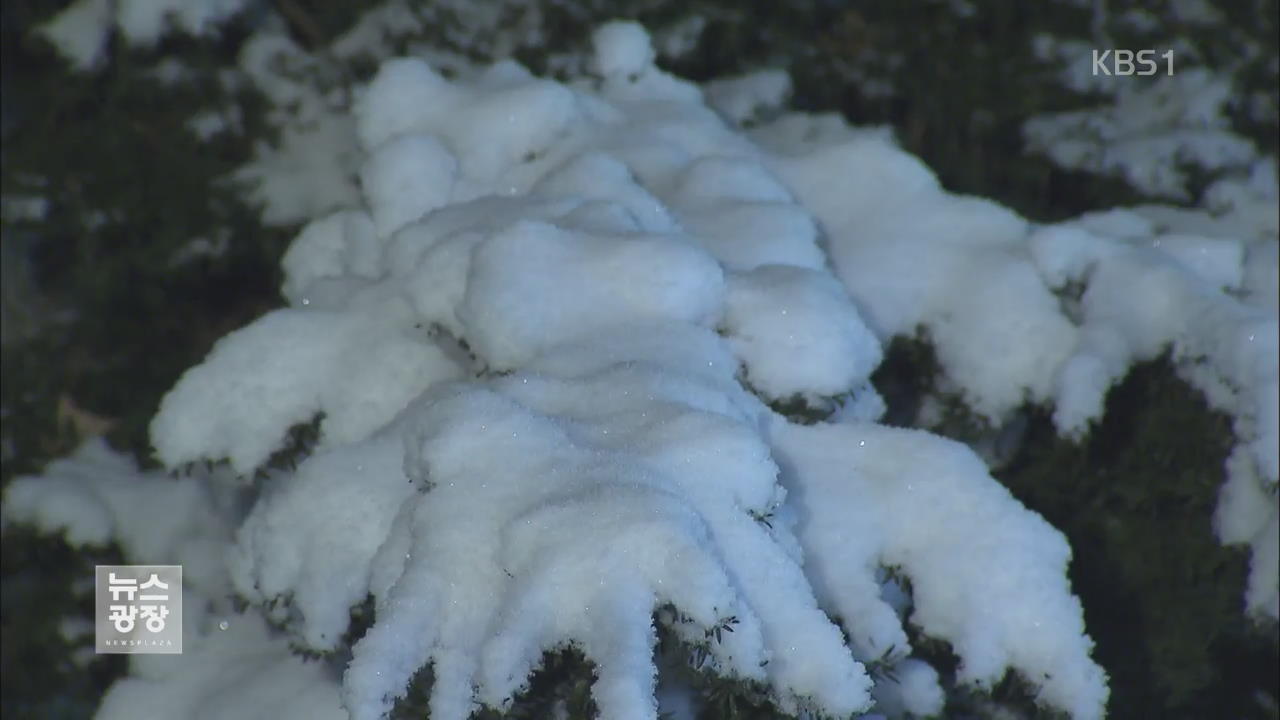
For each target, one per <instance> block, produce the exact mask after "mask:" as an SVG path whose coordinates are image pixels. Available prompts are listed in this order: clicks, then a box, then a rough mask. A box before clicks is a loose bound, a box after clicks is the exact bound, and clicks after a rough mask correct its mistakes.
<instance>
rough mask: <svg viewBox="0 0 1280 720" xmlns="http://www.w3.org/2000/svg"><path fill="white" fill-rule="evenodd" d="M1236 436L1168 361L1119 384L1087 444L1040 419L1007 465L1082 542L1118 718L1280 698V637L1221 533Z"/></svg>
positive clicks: (1083, 574)
mask: <svg viewBox="0 0 1280 720" xmlns="http://www.w3.org/2000/svg"><path fill="white" fill-rule="evenodd" d="M1232 444H1233V438H1232V434H1231V428H1230V422H1229V420H1228V419H1227V418H1225V417H1223V416H1222V415H1220V414H1218V413H1215V412H1213V411H1211V410H1209V409H1208V408H1207V407H1206V406H1205V404H1204V401H1203V399H1202V398H1201V397H1200V395H1199V393H1198V392H1196V391H1195V390H1193V389H1192V388H1190V387H1189V386H1187V385H1186V383H1184V382H1183V381H1182V380H1180V379H1178V378H1177V377H1176V375H1175V374H1174V372H1173V370H1172V368H1171V366H1170V365H1169V364H1168V363H1167V362H1166V361H1164V360H1161V361H1158V362H1154V363H1147V364H1144V365H1140V366H1138V367H1136V368H1134V369H1133V371H1131V373H1130V374H1129V376H1128V378H1126V379H1125V381H1124V382H1122V383H1121V384H1120V385H1119V386H1117V387H1116V388H1114V389H1113V390H1112V391H1111V394H1110V395H1109V396H1108V403H1107V415H1106V417H1105V418H1104V419H1103V421H1102V422H1101V424H1099V425H1098V426H1097V427H1095V428H1093V431H1092V432H1091V433H1090V435H1089V437H1088V438H1087V439H1086V440H1085V441H1084V442H1083V443H1081V444H1079V445H1076V444H1073V443H1070V442H1068V441H1065V440H1062V439H1059V438H1058V437H1057V436H1056V435H1055V433H1054V432H1053V429H1052V427H1051V425H1050V421H1049V419H1048V418H1047V417H1046V416H1045V415H1044V414H1043V413H1042V414H1039V415H1037V417H1036V418H1035V420H1034V421H1033V423H1032V427H1031V430H1030V431H1029V434H1028V440H1027V443H1026V445H1025V446H1024V448H1023V450H1022V452H1021V454H1020V456H1019V458H1018V459H1017V460H1015V462H1014V463H1013V464H1012V465H1011V466H1010V467H1009V468H1008V469H1007V470H1006V471H1005V472H1004V473H1002V474H1001V480H1003V481H1004V482H1005V484H1006V485H1008V486H1009V488H1010V489H1011V490H1012V491H1013V492H1014V494H1015V495H1017V496H1018V497H1019V499H1021V500H1022V501H1023V502H1025V503H1026V504H1027V505H1028V506H1029V507H1031V508H1033V509H1035V510H1037V511H1039V512H1040V513H1041V514H1042V515H1044V516H1045V518H1046V519H1047V520H1049V522H1051V523H1053V524H1054V526H1055V527H1058V528H1059V529H1061V530H1062V531H1063V532H1064V533H1066V535H1067V537H1068V539H1069V540H1070V541H1071V545H1072V548H1073V549H1074V561H1073V563H1072V573H1071V577H1072V583H1073V586H1074V587H1075V589H1076V592H1077V593H1079V595H1080V597H1081V600H1082V601H1083V603H1084V607H1085V621H1086V626H1087V627H1089V628H1090V632H1091V634H1092V636H1093V637H1094V638H1095V640H1096V641H1097V650H1096V657H1097V659H1098V660H1099V662H1101V664H1102V665H1103V666H1104V667H1105V668H1106V669H1107V670H1108V672H1109V673H1110V674H1111V686H1112V701H1111V705H1110V708H1111V717H1113V718H1139V717H1151V715H1152V713H1153V712H1156V713H1157V714H1158V715H1159V716H1160V717H1166V718H1203V717H1265V715H1261V714H1259V706H1258V705H1257V703H1256V701H1255V700H1254V698H1253V695H1254V693H1255V691H1256V690H1258V689H1263V690H1266V691H1268V692H1269V693H1270V694H1271V695H1272V697H1280V683H1278V682H1277V678H1278V677H1280V672H1278V671H1280V668H1277V655H1276V645H1275V637H1274V635H1273V634H1272V633H1270V632H1265V631H1264V632H1262V633H1259V632H1257V631H1256V628H1252V627H1250V625H1249V621H1248V620H1246V619H1245V617H1244V615H1243V612H1242V609H1243V601H1242V596H1243V591H1244V582H1245V577H1246V572H1247V557H1246V552H1245V550H1244V549H1241V548H1223V547H1221V546H1220V545H1219V544H1218V542H1217V539H1216V537H1215V535H1214V531H1213V525H1212V518H1213V511H1214V508H1215V506H1216V504H1217V495H1218V488H1219V487H1220V486H1221V484H1222V481H1223V473H1224V470H1223V464H1224V461H1225V459H1226V456H1227V454H1228V453H1229V451H1230V448H1231V446H1232Z"/></svg>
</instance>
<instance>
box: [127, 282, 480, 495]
mask: <svg viewBox="0 0 1280 720" xmlns="http://www.w3.org/2000/svg"><path fill="white" fill-rule="evenodd" d="M374 292H376V288H375V290H374ZM370 294H373V293H366V294H364V295H357V296H356V297H354V298H353V299H352V301H351V306H352V307H349V308H348V310H346V311H344V312H338V311H334V310H328V309H310V308H307V307H302V308H286V309H283V310H276V311H274V312H271V313H269V314H267V315H265V316H263V317H262V318H260V319H258V320H257V321H256V322H254V323H253V324H251V325H249V326H248V327H245V328H242V329H240V330H237V331H236V332H234V333H232V334H230V335H228V336H227V337H225V338H223V339H222V340H220V341H219V342H218V343H217V345H216V346H215V347H214V349H213V351H212V352H211V353H210V354H209V357H208V358H207V359H206V360H205V361H204V362H203V363H202V364H200V365H197V366H196V367H194V368H192V369H191V370H188V371H187V373H186V374H185V375H183V377H182V379H181V380H180V381H179V382H178V384H177V386H176V387H174V389H173V390H172V391H170V392H169V394H168V395H167V396H165V399H164V401H163V402H162V403H161V406H160V411H159V412H158V413H157V415H156V417H155V420H154V421H153V422H152V426H151V440H152V442H153V443H154V445H155V448H156V453H157V455H158V456H159V457H160V459H161V460H163V461H164V462H165V464H167V465H170V466H176V465H180V464H182V463H187V462H193V461H196V460H199V459H202V458H227V459H229V460H230V461H231V465H232V467H233V468H235V470H236V471H237V472H240V473H250V472H251V471H252V470H254V469H255V468H257V467H258V466H260V465H261V464H262V463H263V462H264V461H265V460H266V459H267V458H268V457H269V456H270V455H271V453H272V452H274V451H275V450H278V449H279V448H280V447H282V445H283V441H284V439H285V435H286V433H287V431H288V430H289V428H291V427H292V426H294V425H297V424H300V423H306V422H309V421H310V420H311V419H312V418H314V417H315V416H316V414H318V413H323V414H324V419H323V421H322V422H321V426H320V427H321V433H322V442H323V443H325V444H329V443H344V442H351V441H353V440H360V439H363V438H365V437H367V436H368V435H369V434H370V433H372V432H373V431H374V430H376V429H378V428H379V427H381V426H382V425H384V424H386V423H387V421H388V420H390V419H391V418H392V417H393V416H394V415H395V414H396V413H397V412H399V411H400V410H402V409H404V407H405V406H406V405H407V404H408V402H409V400H410V399H411V398H412V397H413V396H414V395H416V394H417V393H418V392H421V391H422V390H424V389H426V388H427V387H428V386H430V385H431V384H432V383H435V382H439V381H440V380H445V379H449V378H453V377H457V376H458V375H459V374H460V368H459V366H458V365H457V364H456V363H455V362H454V361H453V360H452V359H450V357H449V356H448V355H447V354H446V353H445V351H444V350H443V349H442V348H441V347H440V346H439V345H437V344H436V343H435V342H434V341H433V340H431V339H430V338H429V337H428V336H427V334H426V332H425V331H423V330H421V329H420V328H417V327H416V323H415V318H414V317H413V315H412V313H411V311H410V309H409V306H408V303H406V302H405V301H404V300H402V299H400V298H395V297H392V298H389V299H384V298H381V297H377V296H376V295H375V296H374V297H369V295H370ZM362 301H363V302H362ZM307 302H308V301H307V299H306V298H303V299H302V303H303V304H304V305H306V304H307ZM362 307H363V309H360V308H362ZM374 348H376V352H371V351H372V350H373V349H374ZM339 378H341V381H340V382H338V381H337V380H338V379H339Z"/></svg>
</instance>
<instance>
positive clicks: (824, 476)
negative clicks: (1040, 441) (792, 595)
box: [771, 423, 1107, 717]
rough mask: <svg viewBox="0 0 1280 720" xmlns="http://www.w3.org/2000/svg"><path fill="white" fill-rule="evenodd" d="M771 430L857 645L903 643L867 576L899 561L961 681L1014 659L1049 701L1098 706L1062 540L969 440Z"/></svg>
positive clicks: (1094, 712) (821, 569)
mask: <svg viewBox="0 0 1280 720" xmlns="http://www.w3.org/2000/svg"><path fill="white" fill-rule="evenodd" d="M771 440H772V443H773V446H774V448H775V457H776V458H777V460H778V463H779V465H781V467H782V481H783V484H784V485H785V486H786V487H787V490H788V496H789V498H790V500H791V501H792V502H794V506H793V507H794V509H795V512H796V513H797V514H798V516H799V517H800V518H801V528H800V531H799V532H800V542H801V544H802V545H803V546H804V548H805V551H806V552H805V555H806V557H807V558H809V560H810V563H811V566H810V568H809V574H810V576H811V577H812V578H813V582H814V589H815V590H816V592H817V593H818V597H819V600H820V601H821V602H822V603H823V605H824V607H826V608H827V609H828V610H829V611H830V612H831V613H832V614H833V615H834V616H836V617H839V618H842V619H844V624H845V630H846V632H847V633H848V634H849V637H850V639H851V641H852V643H853V644H854V647H855V648H856V649H857V650H858V651H859V654H860V655H861V656H862V657H868V658H870V657H879V656H881V655H883V654H884V653H885V652H886V651H888V650H890V649H891V648H892V649H894V651H895V652H903V653H905V652H908V651H909V648H910V643H909V642H908V641H907V637H906V633H905V631H904V630H903V627H902V624H901V622H900V621H899V619H898V616H897V614H896V613H895V611H894V609H893V607H891V606H890V605H889V604H888V603H886V602H885V601H884V600H883V599H882V598H881V589H880V586H879V584H878V583H876V582H875V578H874V575H873V574H872V571H873V570H874V569H875V568H877V567H880V566H884V567H893V568H898V569H900V570H901V571H902V572H903V573H904V574H906V575H907V576H909V577H911V578H912V589H913V594H912V599H913V602H914V606H915V607H914V610H913V611H912V613H911V617H910V620H911V622H912V623H914V624H915V625H917V626H918V627H920V629H922V630H923V631H924V632H925V633H926V634H927V635H930V636H932V637H938V638H943V639H946V640H948V641H949V642H950V643H951V645H952V647H953V648H954V649H955V651H956V653H957V654H958V655H960V657H961V658H962V661H961V665H960V668H959V671H958V679H959V680H960V681H961V682H972V683H976V684H977V685H979V686H982V687H991V685H992V684H993V683H995V682H997V681H999V680H1000V678H1001V677H1003V676H1004V673H1005V670H1006V669H1007V668H1010V667H1013V668H1016V669H1017V670H1018V671H1019V672H1020V673H1021V674H1022V675H1023V676H1024V677H1026V678H1031V679H1033V682H1035V683H1036V684H1037V685H1039V686H1040V696H1039V697H1040V699H1041V700H1042V701H1044V702H1046V703H1048V704H1050V705H1053V706H1055V707H1059V708H1062V709H1064V710H1066V711H1067V712H1069V713H1070V714H1071V715H1072V716H1073V717H1102V715H1103V709H1104V703H1105V700H1106V696H1107V691H1106V676H1105V675H1104V673H1103V672H1102V670H1101V669H1100V668H1098V667H1097V666H1096V665H1092V664H1089V663H1084V664H1082V663H1080V662H1078V658H1082V657H1087V656H1088V653H1089V651H1090V649H1091V647H1092V645H1093V643H1092V641H1091V640H1089V638H1088V637H1087V636H1086V635H1085V634H1084V617H1083V613H1082V611H1081V608H1080V603H1079V601H1077V600H1076V599H1075V598H1074V597H1072V596H1071V593H1070V589H1069V587H1068V584H1067V580H1066V577H1065V572H1066V565H1067V561H1068V559H1069V558H1070V555H1071V551H1070V549H1069V548H1068V547H1067V543H1066V540H1065V539H1064V538H1063V537H1062V535H1061V534H1060V533H1059V532H1058V531H1056V530H1054V529H1053V528H1052V527H1050V526H1049V524H1048V523H1046V522H1045V521H1044V520H1043V519H1042V518H1040V516H1038V515H1036V514H1034V513H1032V512H1030V511H1028V510H1027V509H1026V508H1024V507H1022V506H1021V505H1020V504H1018V502H1017V501H1016V500H1014V499H1013V497H1012V496H1010V495H1009V492H1008V491H1007V490H1005V489H1004V488H1003V487H1001V486H1000V485H999V484H997V483H995V482H992V481H991V479H990V477H989V476H988V475H987V469H986V466H985V465H983V463H982V461H981V460H980V459H979V458H978V457H977V456H976V455H974V454H973V452H972V451H971V450H969V449H968V448H967V447H965V446H963V445H960V444H958V443H955V442H952V441H950V440H944V439H941V438H938V437H937V436H934V435H931V434H929V433H925V432H922V431H918V430H900V429H893V428H886V427H883V426H879V425H873V424H867V423H861V424H855V425H819V426H813V427H801V426H797V425H792V424H789V423H777V424H775V426H774V428H773V430H772V432H771ZM851 567H852V568H861V569H862V572H861V573H858V572H853V573H851V572H850V568H851ZM849 618H854V619H855V620H853V622H850V621H849V620H848V619H849ZM905 690H906V688H904V691H905ZM915 692H916V693H925V694H936V693H937V691H936V690H928V691H926V690H924V689H919V690H916V691H915Z"/></svg>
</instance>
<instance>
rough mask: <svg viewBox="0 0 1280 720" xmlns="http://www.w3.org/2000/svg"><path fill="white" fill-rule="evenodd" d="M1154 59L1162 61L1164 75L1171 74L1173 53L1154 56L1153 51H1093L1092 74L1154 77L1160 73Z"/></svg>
mask: <svg viewBox="0 0 1280 720" xmlns="http://www.w3.org/2000/svg"><path fill="white" fill-rule="evenodd" d="M1156 58H1158V59H1160V60H1163V61H1164V64H1163V66H1164V67H1165V68H1166V70H1165V74H1166V75H1172V74H1173V51H1172V50H1168V51H1166V52H1165V53H1164V54H1162V55H1156V51H1155V50H1139V51H1137V52H1134V51H1132V50H1094V51H1093V74H1094V76H1098V75H1107V76H1111V75H1120V76H1127V75H1143V76H1146V75H1155V74H1156V73H1158V72H1160V69H1161V63H1158V62H1156Z"/></svg>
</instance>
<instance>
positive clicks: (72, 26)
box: [39, 0, 250, 71]
mask: <svg viewBox="0 0 1280 720" xmlns="http://www.w3.org/2000/svg"><path fill="white" fill-rule="evenodd" d="M249 1H250V0H76V2H74V3H72V4H71V5H70V6H68V7H67V8H65V9H63V10H62V11H61V12H59V13H58V14H57V15H55V16H54V17H53V18H51V19H50V20H49V21H48V22H47V23H45V24H44V25H42V26H41V27H40V28H39V32H40V33H41V34H42V35H44V36H45V38H46V39H47V40H49V42H51V43H53V46H54V47H55V48H57V50H58V52H60V53H62V55H63V57H65V58H66V59H67V60H68V61H69V62H70V63H71V65H72V67H74V68H75V69H77V70H82V71H83V70H90V69H93V68H96V67H98V66H99V65H100V64H101V63H102V61H103V59H104V58H103V53H104V51H105V50H106V47H107V41H108V39H109V38H110V35H111V32H112V30H113V29H116V30H119V32H120V34H121V35H122V36H123V37H124V39H125V40H127V41H128V42H129V43H130V44H133V45H142V46H149V45H154V44H155V43H156V42H157V41H159V40H160V38H161V37H163V36H164V35H165V34H167V33H168V32H170V31H173V30H180V31H182V32H185V33H188V34H190V35H209V34H211V33H213V32H214V31H216V29H217V28H218V26H219V25H221V24H222V23H223V22H225V21H226V20H227V19H229V18H230V17H231V16H233V15H235V14H236V13H238V12H240V11H241V10H243V9H244V8H245V7H246V6H247V5H248V4H249Z"/></svg>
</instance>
